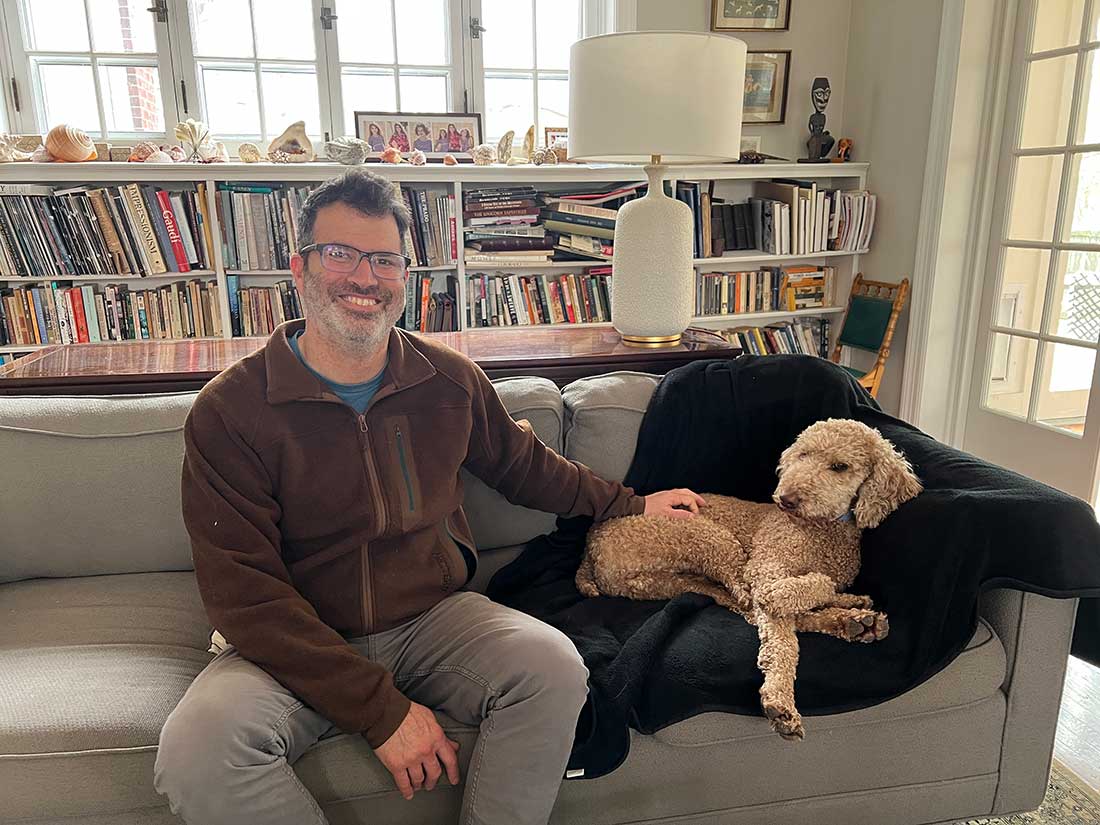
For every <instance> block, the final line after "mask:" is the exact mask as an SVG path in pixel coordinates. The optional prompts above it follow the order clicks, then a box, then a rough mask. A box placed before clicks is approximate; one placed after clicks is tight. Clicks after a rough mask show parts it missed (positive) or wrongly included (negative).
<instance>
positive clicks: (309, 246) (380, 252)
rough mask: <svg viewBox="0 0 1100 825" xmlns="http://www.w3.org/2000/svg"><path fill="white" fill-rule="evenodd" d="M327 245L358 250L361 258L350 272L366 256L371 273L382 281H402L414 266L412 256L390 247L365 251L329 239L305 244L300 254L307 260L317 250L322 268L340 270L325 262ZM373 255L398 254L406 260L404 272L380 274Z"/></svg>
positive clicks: (354, 268)
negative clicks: (323, 252) (394, 276)
mask: <svg viewBox="0 0 1100 825" xmlns="http://www.w3.org/2000/svg"><path fill="white" fill-rule="evenodd" d="M326 246H341V247H343V248H344V249H354V250H355V251H356V252H358V253H359V260H357V261H356V262H355V265H354V266H353V267H352V268H351V269H349V270H348V272H354V271H355V270H357V269H358V268H359V264H361V263H363V259H364V258H366V259H367V262H368V263H369V264H370V271H371V274H372V275H373V276H374V277H375V278H377V279H378V280H380V281H400V280H402V279H405V278H408V277H409V268H410V267H411V266H412V258H410V257H409V256H408V255H405V254H403V253H401V252H390V251H389V250H388V249H375V250H372V251H370V252H364V251H363V250H362V249H359V248H358V247H355V246H352V245H351V244H346V243H340V242H338V241H329V242H327V243H310V244H306V245H305V246H303V247H302V248H301V249H299V250H298V254H299V255H301V256H302V259H303V260H305V258H306V257H307V256H308V255H309V253H310V252H316V253H317V254H318V255H320V256H321V268H322V269H325V270H327V271H329V272H332V271H338V270H330V269H328V267H326V266H325V264H324V256H323V255H322V254H321V249H322V247H326ZM372 255H396V256H397V257H399V258H402V259H404V261H405V271H404V274H403V275H402V276H401V277H400V278H384V277H382V276H381V275H379V274H378V272H377V270H375V268H374V261H373V260H372V259H371V256H372Z"/></svg>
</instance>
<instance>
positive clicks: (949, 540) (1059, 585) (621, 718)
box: [488, 355, 1100, 778]
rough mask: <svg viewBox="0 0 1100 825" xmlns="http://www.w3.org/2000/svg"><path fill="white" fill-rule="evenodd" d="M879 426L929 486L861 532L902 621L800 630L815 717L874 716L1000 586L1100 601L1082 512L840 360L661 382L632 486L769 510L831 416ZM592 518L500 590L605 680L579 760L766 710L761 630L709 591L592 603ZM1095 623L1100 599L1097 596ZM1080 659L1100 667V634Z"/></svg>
mask: <svg viewBox="0 0 1100 825" xmlns="http://www.w3.org/2000/svg"><path fill="white" fill-rule="evenodd" d="M830 417H832V418H853V419H856V420H859V421H863V422H864V423H866V424H868V425H870V426H872V427H876V428H877V429H878V430H879V431H880V432H881V433H882V434H883V435H884V436H885V437H886V438H888V439H889V440H891V441H892V442H893V443H894V444H895V445H896V446H897V447H898V448H899V449H900V450H901V451H902V452H903V453H904V454H905V455H906V456H907V457H908V458H909V460H910V462H912V464H913V466H914V469H915V470H916V472H917V474H918V476H919V477H920V478H921V480H922V482H923V484H924V488H925V489H924V492H923V493H921V495H920V496H918V497H917V498H916V499H914V500H912V501H910V502H907V503H906V504H903V505H902V506H901V507H900V508H899V509H898V510H897V511H896V512H894V513H893V514H892V515H891V516H889V517H888V518H887V519H886V521H885V522H883V524H882V525H881V526H879V527H878V528H876V529H874V530H868V531H866V532H864V534H863V544H862V548H863V560H862V568H861V571H860V574H859V577H858V578H857V579H856V581H855V583H854V584H853V586H852V587H851V588H850V590H851V591H852V592H856V593H863V594H868V595H870V596H871V597H872V598H873V599H874V600H875V605H876V607H877V608H878V609H881V610H884V611H886V612H887V613H888V614H889V616H890V636H889V637H888V638H887V639H885V640H884V641H881V642H876V643H874V644H870V645H863V644H849V643H846V642H843V641H840V640H839V639H835V638H832V637H828V636H825V635H822V634H816V633H806V634H800V647H801V658H800V662H799V666H798V680H797V682H796V700H797V703H798V707H799V710H800V711H801V712H802V714H803V715H807V716H812V715H819V714H827V713H838V712H842V711H848V710H853V709H856V708H863V707H868V706H870V705H874V704H877V703H879V702H883V701H886V700H887V699H890V698H892V697H895V696H898V695H899V694H902V693H904V692H905V691H908V690H910V689H911V688H913V687H914V686H916V685H918V684H920V683H921V682H923V681H924V680H926V679H928V678H929V677H930V676H932V675H934V674H935V673H937V672H938V671H939V670H941V669H942V668H943V667H945V666H946V665H947V664H948V663H950V662H951V660H952V659H953V658H954V657H955V656H956V655H957V654H958V653H959V652H960V651H961V650H962V649H963V647H964V646H965V644H966V642H967V641H968V640H969V639H970V637H971V636H972V635H973V633H974V630H975V628H976V625H977V618H978V597H979V595H980V593H981V592H982V591H983V590H985V589H988V588H993V587H1012V588H1019V589H1021V590H1027V591H1031V592H1034V593H1040V594H1044V595H1048V596H1061V597H1070V596H1091V597H1100V526H1098V525H1097V521H1096V518H1095V516H1094V514H1093V511H1092V509H1091V508H1090V507H1089V506H1087V505H1086V504H1085V503H1084V502H1082V501H1080V500H1078V499H1075V498H1072V497H1070V496H1067V495H1065V494H1063V493H1060V492H1058V491H1056V490H1054V489H1052V488H1050V487H1047V486H1045V485H1043V484H1040V483H1038V482H1036V481H1032V480H1030V479H1028V478H1025V477H1023V476H1020V475H1018V474H1016V473H1013V472H1010V471H1008V470H1005V469H1002V468H1000V467H996V466H993V465H991V464H989V463H987V462H984V461H981V460H980V459H977V458H975V457H973V456H970V455H967V454H965V453H962V452H960V451H958V450H955V449H952V448H950V447H947V446H945V445H943V444H940V443H939V442H937V441H935V440H934V439H932V438H931V437H929V436H927V435H925V434H924V433H922V432H920V431H919V430H917V429H916V428H914V427H911V426H909V425H908V424H906V423H904V422H902V421H899V420H897V419H895V418H892V417H891V416H889V415H886V414H885V413H883V412H882V411H881V410H880V409H879V408H878V405H877V404H876V403H875V402H874V401H873V400H872V399H871V398H870V396H869V395H867V393H866V392H865V391H864V390H863V389H862V388H861V387H860V386H859V385H858V383H856V382H855V380H854V379H852V378H851V376H849V375H848V374H847V373H846V372H845V371H844V370H842V369H841V368H839V367H837V366H835V365H833V364H830V363H829V362H827V361H824V360H822V359H819V358H810V357H807V356H780V355H772V356H767V357H757V356H751V355H746V356H742V357H741V358H738V359H736V360H733V361H728V360H723V361H717V360H716V361H703V362H696V363H693V364H690V365H687V366H684V367H681V368H679V369H676V370H673V371H672V372H670V373H669V374H668V375H667V376H665V378H664V379H663V380H662V381H661V383H660V385H659V386H658V387H657V389H656V391H655V393H654V396H653V399H652V401H651V402H650V405H649V408H648V410H647V411H646V415H645V418H644V419H643V422H642V426H641V430H640V432H639V435H638V443H637V449H636V452H635V456H634V461H633V463H632V464H631V467H630V470H629V471H628V473H627V476H626V479H625V480H624V481H625V483H626V484H628V485H630V486H632V487H634V488H635V490H636V491H637V492H639V493H643V494H648V493H652V492H656V491H659V490H665V489H669V488H672V487H690V488H691V489H693V490H695V491H696V492H699V493H701V494H703V495H704V497H705V494H706V493H708V492H711V493H719V494H725V495H734V496H738V497H740V498H744V499H749V500H753V501H770V500H771V493H772V492H773V490H774V487H775V483H776V476H775V466H776V463H777V461H778V458H779V454H780V452H781V451H782V450H783V449H784V448H786V447H787V446H788V445H790V444H791V443H792V442H793V441H794V440H795V438H796V437H797V436H798V434H799V433H800V432H802V430H803V429H805V428H806V427H807V426H809V425H810V424H811V423H813V422H814V421H818V420H821V419H824V418H830ZM590 524H591V520H590V519H586V518H576V519H559V521H558V525H557V528H558V529H557V530H556V531H555V532H554V533H552V534H550V535H548V536H540V537H538V538H536V539H534V540H533V541H531V542H530V543H529V544H528V546H527V547H526V548H525V549H524V551H523V553H522V554H521V555H520V556H519V557H518V558H517V559H516V560H515V561H513V562H512V563H511V564H510V565H508V566H506V567H505V568H503V569H501V570H500V571H498V573H497V574H496V576H494V578H493V580H492V581H491V582H490V585H489V591H488V592H489V595H490V597H491V598H493V599H495V600H497V601H499V602H502V603H504V604H507V605H510V606H512V607H515V608H517V609H520V610H523V611H525V612H527V613H530V614H532V615H534V616H537V617H538V618H540V619H542V620H544V621H546V622H549V623H550V624H551V625H554V626H555V627H558V628H560V629H561V630H562V631H563V632H565V633H566V634H567V635H568V636H569V637H570V638H571V639H572V640H573V641H574V643H575V644H576V645H577V648H578V650H579V651H580V652H581V654H582V656H583V657H584V660H585V662H586V664H587V665H588V668H589V670H590V671H591V674H592V675H591V680H590V695H589V701H588V704H587V705H586V707H585V710H584V711H583V712H582V714H581V718H580V721H579V723H578V728H577V738H576V742H575V745H574V749H573V754H572V757H571V760H570V768H572V769H578V768H581V769H583V770H584V776H585V777H586V778H592V777H596V776H601V775H603V774H605V773H608V772H609V771H611V770H614V769H615V768H616V767H618V765H619V764H621V762H622V760H623V759H625V758H626V754H627V750H628V748H629V734H628V726H629V727H633V728H635V729H637V730H639V731H641V732H643V733H652V732H654V731H656V730H659V729H660V728H662V727H665V726H667V725H670V724H673V723H675V722H678V721H680V720H682V719H685V718H687V717H689V716H693V715H695V714H697V713H702V712H705V711H713V710H721V711H728V712H732V713H744V714H753V715H759V714H760V706H759V694H758V689H759V687H760V684H761V681H762V679H761V676H760V674H759V671H758V670H757V667H756V653H757V635H756V629H755V628H754V627H752V626H751V625H749V624H748V623H747V622H745V620H744V619H742V618H741V617H740V616H738V615H736V614H734V613H731V612H730V611H728V610H725V609H723V608H720V607H718V606H716V605H714V604H713V602H712V601H711V600H710V599H709V598H707V597H703V596H699V595H694V594H687V595H683V596H680V597H678V598H676V599H673V600H671V601H668V602H659V601H646V602H639V601H630V600H626V599H618V598H608V597H600V598H596V599H585V598H584V597H582V596H581V595H580V594H579V593H578V592H577V590H576V588H575V586H574V584H573V577H574V574H575V573H576V569H577V565H578V564H579V562H580V559H581V554H582V552H583V549H584V540H585V534H586V532H587V530H588V527H589V526H590ZM1082 605H1083V606H1084V608H1083V609H1082V611H1081V612H1082V615H1083V616H1085V614H1086V612H1087V614H1088V615H1087V618H1085V620H1084V621H1082V623H1081V626H1082V627H1086V626H1088V625H1089V624H1091V626H1092V627H1093V628H1096V627H1097V624H1096V619H1097V617H1098V616H1100V609H1097V608H1098V605H1100V601H1098V600H1097V599H1089V600H1088V601H1086V602H1082ZM1077 652H1080V653H1082V654H1083V655H1086V656H1088V657H1090V658H1093V660H1094V661H1095V660H1097V659H1100V638H1098V637H1097V636H1095V635H1094V636H1092V637H1091V638H1088V637H1087V636H1086V635H1084V634H1083V635H1082V636H1080V637H1079V638H1078V644H1077Z"/></svg>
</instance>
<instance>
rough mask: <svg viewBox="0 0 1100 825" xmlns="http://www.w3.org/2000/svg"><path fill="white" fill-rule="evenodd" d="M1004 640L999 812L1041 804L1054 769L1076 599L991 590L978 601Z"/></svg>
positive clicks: (995, 806) (995, 810) (995, 808)
mask: <svg viewBox="0 0 1100 825" xmlns="http://www.w3.org/2000/svg"><path fill="white" fill-rule="evenodd" d="M979 609H980V612H981V615H982V618H984V619H985V620H986V621H987V622H988V623H989V624H990V625H991V626H992V627H993V629H994V631H996V633H997V636H998V637H999V638H1000V640H1001V643H1002V644H1003V645H1004V649H1005V656H1006V659H1007V667H1006V670H1005V681H1004V684H1003V685H1002V686H1001V690H1002V691H1004V694H1005V697H1006V704H1007V710H1006V715H1005V727H1004V735H1003V738H1002V740H1001V765H1000V780H999V782H998V784H997V794H996V797H995V798H994V802H993V811H992V813H993V814H995V815H1002V814H1007V813H1013V812H1016V811H1031V810H1035V809H1036V808H1038V807H1039V805H1040V803H1042V801H1043V796H1044V795H1045V793H1046V788H1047V778H1048V776H1049V774H1050V760H1051V754H1052V753H1053V750H1054V733H1055V730H1056V728H1057V726H1058V710H1059V706H1060V704H1061V699H1062V686H1063V683H1064V680H1065V674H1066V662H1067V659H1068V657H1069V648H1070V642H1071V640H1072V638H1073V620H1074V616H1075V615H1076V612H1077V600H1076V599H1050V598H1047V597H1046V596H1038V595H1035V594H1034V593H1023V592H1021V591H1019V590H1003V589H997V590H990V591H987V592H986V593H985V594H983V595H982V599H981V604H980V606H979Z"/></svg>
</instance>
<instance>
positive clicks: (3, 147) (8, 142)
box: [0, 132, 31, 163]
mask: <svg viewBox="0 0 1100 825" xmlns="http://www.w3.org/2000/svg"><path fill="white" fill-rule="evenodd" d="M18 140H19V139H18V137H17V136H16V135H9V134H6V133H3V132H0V163H12V162H14V161H21V160H30V159H31V153H30V152H24V151H22V150H21V149H19V148H18Z"/></svg>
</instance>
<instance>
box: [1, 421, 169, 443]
mask: <svg viewBox="0 0 1100 825" xmlns="http://www.w3.org/2000/svg"><path fill="white" fill-rule="evenodd" d="M182 430H183V425H182V424H180V425H179V426H178V427H168V428H166V429H161V430H141V431H139V432H134V433H66V432H61V431H58V430H39V429H35V428H34V427H14V426H12V425H10V424H0V432H12V433H30V434H32V435H45V436H52V437H56V438H88V439H97V438H137V437H140V436H145V435H166V434H168V433H178V432H181V431H182Z"/></svg>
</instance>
